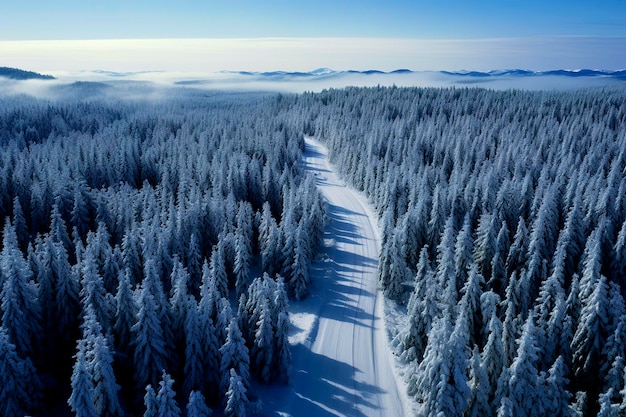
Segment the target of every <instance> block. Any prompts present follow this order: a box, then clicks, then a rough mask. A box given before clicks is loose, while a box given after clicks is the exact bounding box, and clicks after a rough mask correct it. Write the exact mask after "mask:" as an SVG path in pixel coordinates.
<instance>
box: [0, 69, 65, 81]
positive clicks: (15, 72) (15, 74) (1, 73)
mask: <svg viewBox="0 0 626 417" xmlns="http://www.w3.org/2000/svg"><path fill="white" fill-rule="evenodd" d="M0 77H5V78H10V79H12V80H54V79H55V78H54V77H53V76H52V75H44V74H39V73H37V72H33V71H24V70H21V69H18V68H10V67H0Z"/></svg>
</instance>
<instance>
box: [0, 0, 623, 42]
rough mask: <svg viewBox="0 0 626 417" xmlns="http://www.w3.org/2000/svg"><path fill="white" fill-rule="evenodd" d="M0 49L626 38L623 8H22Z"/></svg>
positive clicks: (362, 1) (613, 1)
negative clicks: (193, 41)
mask: <svg viewBox="0 0 626 417" xmlns="http://www.w3.org/2000/svg"><path fill="white" fill-rule="evenodd" d="M3 3H4V4H3V5H2V7H1V8H0V40H34V39H37V40H41V39H124V38H142V39H145V38H214V37H228V38H233V37H236V38H241V37H245V38H254V37H403V38H404V37H408V38H448V39H449V38H456V39H459V38H461V39H463V38H494V37H532V36H568V35H577V36H626V1H624V0H595V1H591V0H587V1H579V0H570V1H561V0H517V1H510V0H484V1H479V0H427V1H424V0H413V1H411V0H406V1H400V0H391V1H389V0H377V1H371V0H308V1H297V0H290V1H289V0H273V1H263V0H255V1H252V0H242V1H241V0H240V1H237V0H234V1H223V0H222V1H210V0H179V1H176V0H97V1H94V0H54V1H52V0H14V1H6V2H3Z"/></svg>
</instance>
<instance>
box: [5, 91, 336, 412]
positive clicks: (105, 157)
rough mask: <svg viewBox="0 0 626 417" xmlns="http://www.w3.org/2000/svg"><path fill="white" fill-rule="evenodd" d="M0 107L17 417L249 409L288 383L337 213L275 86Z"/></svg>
mask: <svg viewBox="0 0 626 417" xmlns="http://www.w3.org/2000/svg"><path fill="white" fill-rule="evenodd" d="M0 101H1V103H0V143H1V145H2V146H1V148H0V218H2V219H6V220H5V221H3V223H4V224H3V235H2V249H1V251H0V288H1V292H0V299H1V304H0V313H1V317H0V387H1V388H0V410H2V415H3V416H7V417H12V416H23V415H25V414H30V415H44V414H45V415H49V414H51V413H61V414H63V413H65V412H66V411H69V410H68V406H69V407H70V408H71V409H72V411H73V412H74V413H75V414H76V415H78V416H126V415H137V416H139V415H145V416H152V415H168V416H176V415H188V416H206V415H209V414H210V408H209V407H211V408H218V409H222V410H224V412H225V414H226V415H228V416H239V415H243V413H245V412H246V411H251V410H253V409H254V405H253V404H252V403H254V393H253V392H250V386H251V381H252V379H256V380H258V381H260V382H261V383H272V382H275V381H276V382H287V381H288V379H289V374H290V368H291V358H290V353H289V352H290V351H289V344H288V340H287V331H288V324H289V321H288V317H287V302H288V301H287V299H288V296H292V297H294V298H296V299H299V298H302V297H304V296H305V295H306V292H307V285H308V282H309V276H308V265H309V263H310V262H311V260H312V259H313V258H314V257H315V256H316V254H317V252H318V250H319V248H320V244H321V241H322V233H323V228H324V225H325V221H326V219H325V206H324V203H323V201H322V199H321V197H320V195H319V194H318V191H317V189H316V187H315V185H314V182H313V180H312V179H311V178H309V179H307V178H305V177H304V175H303V171H302V169H301V165H300V159H301V151H302V148H303V144H304V143H303V137H302V134H301V132H299V131H298V130H296V129H294V127H293V126H292V124H291V123H289V121H288V120H286V119H284V118H283V117H281V116H280V115H279V114H278V113H279V111H278V110H279V101H278V100H277V99H276V98H274V97H272V98H267V97H265V96H240V95H233V96H232V97H230V98H229V96H219V97H211V96H209V97H205V96H203V95H199V94H198V95H197V94H186V95H185V96H184V97H179V96H174V97H173V98H169V99H162V100H158V101H155V102H150V101H133V100H115V99H105V98H102V99H98V100H91V101H83V102H71V101H69V100H67V101H65V100H63V99H62V98H61V99H59V100H55V101H50V102H47V101H42V100H36V99H31V98H25V97H13V98H4V99H2V100H0ZM255 277H257V278H255ZM249 403H250V404H249Z"/></svg>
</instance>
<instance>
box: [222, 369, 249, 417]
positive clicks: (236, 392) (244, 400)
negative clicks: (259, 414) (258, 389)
mask: <svg viewBox="0 0 626 417" xmlns="http://www.w3.org/2000/svg"><path fill="white" fill-rule="evenodd" d="M246 391H247V390H246V387H245V384H244V382H243V381H242V378H241V377H240V376H239V375H237V371H235V369H233V368H231V369H230V372H229V381H228V390H227V391H226V408H225V409H224V414H225V415H226V417H246V408H247V406H248V397H247V396H246Z"/></svg>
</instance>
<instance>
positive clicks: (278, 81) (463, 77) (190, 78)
mask: <svg viewBox="0 0 626 417" xmlns="http://www.w3.org/2000/svg"><path fill="white" fill-rule="evenodd" d="M52 75H54V76H55V77H56V79H55V80H26V81H20V80H9V79H5V78H2V77H0V94H3V95H30V96H36V97H40V98H46V99H54V98H56V97H61V96H62V97H64V98H68V97H69V98H75V99H89V98H95V97H102V96H110V97H117V98H119V97H122V98H130V99H133V98H136V99H159V98H163V97H171V96H173V95H177V94H188V93H189V92H196V93H200V94H201V93H202V92H211V91H213V92H224V91H231V92H288V93H301V92H305V91H312V92H319V91H322V90H324V89H329V88H344V87H349V86H359V87H375V86H394V85H395V86H398V87H479V88H487V89H493V90H508V89H522V90H573V89H581V88H602V87H615V86H618V87H621V86H624V85H626V80H625V79H624V78H623V77H616V76H604V75H595V76H567V75H553V74H550V75H536V74H535V75H532V76H520V75H511V74H505V75H491V76H484V75H477V76H473V75H468V74H460V73H444V72H436V71H419V72H412V71H408V70H403V71H399V72H390V73H383V72H379V71H367V72H356V71H332V70H328V71H320V70H315V71H312V72H310V73H302V72H300V73H289V72H271V73H250V72H215V73H200V72H198V73H193V72H166V71H148V72H123V73H122V72H111V71H101V70H98V71H80V72H73V73H72V72H55V73H52Z"/></svg>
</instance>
